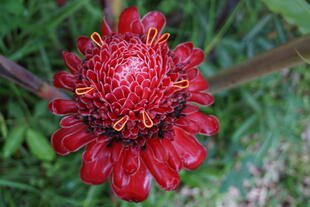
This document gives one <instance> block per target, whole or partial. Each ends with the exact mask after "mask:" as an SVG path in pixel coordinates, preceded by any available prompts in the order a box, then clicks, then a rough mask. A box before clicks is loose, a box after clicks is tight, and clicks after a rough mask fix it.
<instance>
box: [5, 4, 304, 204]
mask: <svg viewBox="0 0 310 207" xmlns="http://www.w3.org/2000/svg"><path fill="white" fill-rule="evenodd" d="M226 2H227V1H226V0H195V1H190V0H178V1H176V0H128V1H124V7H127V6H132V5H134V6H136V7H138V8H139V10H140V13H141V15H144V14H145V13H146V12H148V11H150V10H160V11H162V12H163V13H164V14H165V15H166V16H167V19H168V25H167V28H166V31H167V32H170V33H171V38H170V45H171V47H172V48H174V47H175V46H176V45H177V44H178V43H181V42H184V41H192V42H193V43H194V44H195V46H196V47H200V48H202V49H203V50H204V51H205V52H206V54H207V57H206V61H205V63H204V64H203V65H202V66H201V67H200V69H201V71H202V72H203V74H204V75H206V76H210V75H212V74H214V73H216V72H217V71H219V70H222V69H223V68H225V67H228V66H230V65H232V64H235V63H238V62H241V61H243V60H246V59H248V58H250V57H252V56H254V55H256V54H258V53H260V52H262V51H265V50H268V49H270V48H273V47H275V46H277V45H279V44H281V43H284V42H287V41H289V40H291V39H294V38H296V37H299V36H301V33H300V32H299V31H301V32H303V33H308V32H309V28H310V27H309V20H310V13H309V4H308V3H307V1H304V0H285V1H284V0H281V1H277V0H273V1H269V0H268V1H267V0H266V1H265V0H262V1H260V0H257V1H255V0H240V1H239V3H238V5H237V6H236V7H235V10H234V11H233V12H232V13H231V15H230V16H228V18H226V20H225V21H224V22H223V23H224V24H222V27H221V29H218V30H216V29H215V27H216V22H217V19H218V18H219V15H220V14H221V12H222V11H223V9H224V7H225V5H226ZM283 2H286V5H290V6H285V7H284V6H281V3H283ZM264 3H266V5H265V4H264ZM267 6H268V7H270V8H271V9H272V10H273V11H275V12H278V13H279V14H280V15H278V14H275V13H272V11H270V10H269V9H268V7H267ZM297 7H298V8H299V11H300V12H298V14H299V15H294V14H296V12H295V10H294V9H296V8H297ZM293 10H294V11H293ZM300 13H302V15H300ZM102 15H103V14H102V11H101V8H100V5H99V1H91V0H69V1H68V2H67V4H66V5H65V6H64V7H62V8H58V7H57V6H56V4H55V1H53V0H47V1H42V0H28V1H26V0H14V1H11V0H0V54H1V55H4V56H6V57H8V58H10V59H11V60H14V61H16V62H18V63H19V64H21V65H23V66H24V67H26V68H27V69H29V70H30V71H31V72H33V73H35V74H36V75H38V76H39V77H41V78H42V79H44V80H46V81H48V82H51V79H52V76H53V74H54V73H55V72H56V71H59V70H63V69H64V68H65V66H64V63H63V61H62V58H61V51H62V50H67V51H74V52H77V51H76V48H75V46H74V45H75V40H76V38H77V37H78V36H80V35H90V34H91V33H92V32H93V31H99V29H100V22H101V19H102ZM282 15H283V16H282ZM286 20H287V21H288V22H287V21H286ZM303 22H306V23H303ZM296 25H297V27H296ZM213 48H215V49H213ZM309 94H310V71H309V66H307V65H302V66H298V67H295V68H292V69H290V70H289V69H287V70H284V71H283V72H280V73H276V74H273V75H270V76H267V77H265V78H262V79H260V80H256V81H253V82H251V83H248V84H246V85H243V86H241V87H238V88H236V89H233V90H229V91H223V92H220V93H217V94H215V98H216V102H215V104H214V105H213V106H211V107H208V108H202V111H203V112H206V113H210V114H215V115H216V116H217V117H218V118H219V119H220V121H221V132H220V133H219V135H217V136H214V137H203V136H201V137H199V139H200V140H201V142H202V143H203V144H205V145H206V146H207V147H208V150H209V157H208V159H207V160H206V162H205V163H204V164H203V165H202V166H201V167H200V168H199V169H198V170H196V171H193V172H187V171H182V172H181V176H182V183H181V186H180V187H179V189H178V190H177V191H176V192H164V191H163V190H161V189H159V188H158V187H156V185H155V183H153V186H152V189H151V193H150V196H149V198H148V200H146V201H145V202H144V203H143V204H133V203H127V202H123V201H120V200H118V199H117V198H115V197H114V196H113V194H112V193H111V190H110V188H109V184H108V183H106V184H104V185H101V186H88V185H85V184H83V183H82V182H81V181H80V179H79V166H80V159H81V158H80V157H81V153H82V152H81V151H82V150H81V151H80V152H77V153H73V154H71V155H69V156H66V157H60V156H55V154H54V152H53V151H51V149H50V147H49V145H48V144H47V141H48V139H49V137H50V135H51V134H52V133H53V131H55V130H56V129H57V128H58V120H59V118H58V117H55V116H53V115H51V114H50V113H49V112H48V110H47V102H46V101H42V100H39V99H38V98H37V97H35V96H34V95H32V94H30V93H29V92H27V91H25V90H24V89H21V88H19V87H18V86H16V85H14V84H13V83H11V82H9V81H7V80H4V79H0V109H1V111H0V146H1V148H0V149H1V150H0V153H1V157H0V207H7V206H8V207H15V206H18V207H20V206H42V207H49V206H53V207H56V206H57V207H60V206H85V207H94V206H172V205H175V206H195V207H196V206H202V207H205V206H253V205H254V206H300V207H304V206H310V201H309V200H308V198H309V197H310V174H309V172H310V164H309V162H310V159H309V150H310V149H307V147H306V146H307V143H306V140H305V139H304V137H305V136H303V135H302V133H303V132H304V131H305V127H306V124H308V123H307V122H309V120H310V119H309V114H310V113H309V112H310V99H309ZM275 175H276V176H275ZM255 190H256V191H255ZM253 192H259V193H258V195H260V196H261V197H262V195H263V194H264V193H265V194H264V196H263V197H262V198H260V199H261V200H259V198H258V199H257V200H255V198H252V197H253V195H252V194H253ZM251 193H252V194H251ZM251 196H252V197H251ZM254 197H255V196H254ZM260 202H263V204H262V205H260ZM251 204H253V205H251Z"/></svg>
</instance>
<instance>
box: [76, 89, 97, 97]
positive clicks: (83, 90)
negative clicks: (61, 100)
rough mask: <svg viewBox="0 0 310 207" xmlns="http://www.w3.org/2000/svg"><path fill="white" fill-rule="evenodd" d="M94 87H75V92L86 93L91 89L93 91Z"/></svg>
mask: <svg viewBox="0 0 310 207" xmlns="http://www.w3.org/2000/svg"><path fill="white" fill-rule="evenodd" d="M93 89H94V88H92V87H85V88H76V89H75V93H76V95H79V96H80V95H84V94H86V93H88V92H90V91H92V90H93Z"/></svg>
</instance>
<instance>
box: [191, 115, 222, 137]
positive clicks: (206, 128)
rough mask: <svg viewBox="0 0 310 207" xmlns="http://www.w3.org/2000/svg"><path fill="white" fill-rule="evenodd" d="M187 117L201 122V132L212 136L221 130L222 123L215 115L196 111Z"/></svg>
mask: <svg viewBox="0 0 310 207" xmlns="http://www.w3.org/2000/svg"><path fill="white" fill-rule="evenodd" d="M187 118H188V119H191V120H193V121H195V122H197V123H199V125H200V133H201V134H205V135H207V136H212V135H215V134H217V133H218V132H219V129H220V123H219V121H218V119H217V118H216V117H215V116H208V115H205V114H203V113H201V112H196V113H193V114H189V115H187Z"/></svg>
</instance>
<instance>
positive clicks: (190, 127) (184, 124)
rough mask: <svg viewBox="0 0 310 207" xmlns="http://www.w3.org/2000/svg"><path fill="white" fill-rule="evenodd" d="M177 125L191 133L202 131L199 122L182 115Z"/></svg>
mask: <svg viewBox="0 0 310 207" xmlns="http://www.w3.org/2000/svg"><path fill="white" fill-rule="evenodd" d="M176 125H177V126H178V127H180V128H182V129H183V130H185V131H187V132H188V133H189V134H193V135H195V134H198V133H199V131H200V127H199V123H197V122H195V121H193V120H190V119H187V118H186V117H181V118H180V119H179V120H178V121H177V122H176Z"/></svg>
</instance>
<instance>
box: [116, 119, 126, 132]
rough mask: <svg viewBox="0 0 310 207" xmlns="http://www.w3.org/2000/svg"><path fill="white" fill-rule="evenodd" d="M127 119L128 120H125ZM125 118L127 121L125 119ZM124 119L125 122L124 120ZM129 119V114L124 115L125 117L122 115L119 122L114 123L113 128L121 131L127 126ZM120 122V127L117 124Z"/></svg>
mask: <svg viewBox="0 0 310 207" xmlns="http://www.w3.org/2000/svg"><path fill="white" fill-rule="evenodd" d="M125 119H126V120H125ZM124 120H125V121H124ZM123 121H124V122H123ZM127 121H128V116H124V117H122V118H121V119H120V120H118V121H117V122H115V123H114V124H113V129H115V130H116V131H118V132H119V131H121V130H122V129H123V128H124V127H125V125H126V123H127ZM121 122H123V123H121ZM119 123H121V126H120V127H118V126H117V125H119Z"/></svg>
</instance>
